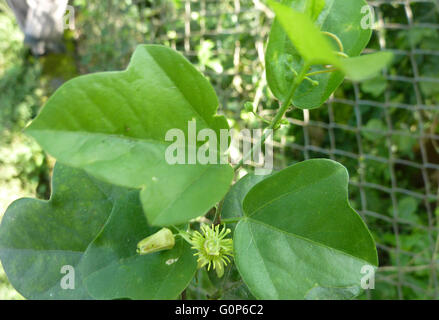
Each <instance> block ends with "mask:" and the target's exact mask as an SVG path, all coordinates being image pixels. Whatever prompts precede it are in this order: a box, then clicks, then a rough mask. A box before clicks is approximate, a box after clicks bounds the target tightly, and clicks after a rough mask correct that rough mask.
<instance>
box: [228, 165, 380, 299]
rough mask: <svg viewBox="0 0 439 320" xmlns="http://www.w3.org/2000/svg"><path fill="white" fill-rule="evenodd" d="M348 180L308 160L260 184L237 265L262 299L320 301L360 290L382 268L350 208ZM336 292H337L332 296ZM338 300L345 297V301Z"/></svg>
mask: <svg viewBox="0 0 439 320" xmlns="http://www.w3.org/2000/svg"><path fill="white" fill-rule="evenodd" d="M347 186H348V174H347V171H346V169H345V168H344V167H343V166H342V165H340V164H338V163H336V162H334V161H331V160H323V159H318V160H308V161H305V162H302V163H299V164H296V165H293V166H291V167H289V168H287V169H284V170H282V171H280V172H278V173H276V174H274V175H272V176H270V177H268V178H266V179H264V180H263V181H261V182H259V183H258V184H256V185H255V186H254V187H253V188H252V189H251V190H250V191H249V192H248V193H247V195H246V197H245V198H244V201H243V210H244V214H245V217H244V218H243V219H242V220H241V221H240V222H239V223H238V225H237V227H236V230H235V235H234V245H235V262H236V265H237V267H238V270H239V271H240V273H241V275H242V277H243V280H244V282H245V283H246V284H247V286H248V287H249V288H250V290H251V291H252V293H253V294H254V295H255V296H256V297H258V298H261V299H304V298H312V299H317V298H318V297H319V295H318V294H317V293H319V292H320V293H321V294H323V293H327V292H328V291H327V290H319V291H317V289H314V291H310V290H312V289H313V288H316V287H321V288H338V289H339V290H342V292H343V291H346V290H347V291H348V292H351V291H352V290H348V289H346V288H351V287H359V286H360V280H361V278H362V277H363V276H364V274H362V273H361V272H362V268H363V267H364V266H365V265H373V266H376V265H377V263H378V262H377V253H376V249H375V243H374V241H373V238H372V236H371V235H370V233H369V231H368V229H367V227H366V225H365V224H364V222H363V221H362V219H361V218H360V216H359V215H358V214H357V213H356V212H355V211H354V210H353V209H352V208H351V207H350V205H349V203H348V197H347V195H348V192H347ZM331 290H335V289H331ZM340 296H343V294H342V293H340Z"/></svg>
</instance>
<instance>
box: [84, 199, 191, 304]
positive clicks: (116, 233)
mask: <svg viewBox="0 0 439 320" xmlns="http://www.w3.org/2000/svg"><path fill="white" fill-rule="evenodd" d="M157 230H158V229H154V228H151V227H149V226H148V224H147V221H146V219H145V216H144V214H143V212H142V207H141V205H140V201H139V198H138V194H137V193H130V194H128V195H127V196H126V197H125V198H124V199H123V201H119V202H118V203H117V204H116V206H115V207H114V209H113V212H112V214H111V217H110V218H109V220H108V222H107V224H106V225H105V227H104V230H103V231H102V232H101V233H100V234H99V236H98V237H97V238H96V239H95V241H94V242H93V243H92V244H91V245H90V246H89V247H88V249H87V251H86V252H85V254H84V257H83V263H82V264H81V272H82V273H83V274H86V275H87V276H86V277H85V280H84V283H85V286H86V288H87V291H88V292H89V293H90V295H91V296H92V297H93V298H96V299H121V298H130V299H175V298H177V296H178V295H179V294H180V293H181V292H182V291H183V290H184V289H185V288H186V286H187V285H188V284H189V282H190V281H191V279H192V278H193V276H194V274H195V271H196V269H197V262H196V258H195V257H194V256H193V252H192V250H191V248H190V246H189V244H187V243H186V242H185V241H184V240H183V239H181V238H177V239H176V243H175V246H174V248H173V249H171V250H164V251H160V252H155V253H150V254H146V255H139V254H138V253H136V247H137V243H138V242H139V241H140V240H142V239H143V238H145V237H146V236H149V235H151V234H154V233H155V232H156V231H157Z"/></svg>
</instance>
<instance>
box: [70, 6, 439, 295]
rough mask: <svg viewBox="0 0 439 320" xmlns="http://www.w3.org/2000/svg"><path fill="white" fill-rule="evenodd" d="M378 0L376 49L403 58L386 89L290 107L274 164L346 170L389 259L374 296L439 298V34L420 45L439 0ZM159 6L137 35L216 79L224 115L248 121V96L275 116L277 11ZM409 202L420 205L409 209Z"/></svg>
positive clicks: (386, 76)
mask: <svg viewBox="0 0 439 320" xmlns="http://www.w3.org/2000/svg"><path fill="white" fill-rule="evenodd" d="M339 1H341V0H339ZM128 2H130V1H127V3H128ZM145 2H148V1H143V0H136V1H135V0H133V1H131V2H130V3H131V4H132V5H137V6H142V5H145ZM368 2H369V4H370V5H372V6H373V8H374V9H375V18H376V26H375V30H374V32H373V37H372V40H371V43H370V45H369V47H368V49H367V52H373V51H377V50H390V51H392V52H393V53H394V54H395V56H396V63H395V64H394V66H393V67H392V68H389V70H387V71H385V72H383V74H382V76H381V77H380V79H379V83H381V87H382V88H381V89H380V90H378V91H380V92H379V94H376V95H375V96H374V95H373V94H370V89H369V90H365V87H363V85H362V84H358V83H352V82H349V81H346V82H345V83H344V84H343V85H342V87H341V89H339V90H337V92H336V93H335V95H334V96H333V97H332V98H331V99H330V101H329V102H328V103H327V107H326V108H325V107H323V108H320V109H317V110H310V111H300V110H294V111H293V112H290V113H289V114H288V119H289V121H290V122H291V128H290V129H287V130H288V133H289V134H288V136H287V137H282V138H280V139H275V142H274V144H275V148H276V151H275V157H276V158H275V165H276V167H277V168H282V167H285V166H286V165H289V164H291V163H292V162H294V161H300V160H304V159H309V158H316V157H326V158H331V159H333V160H337V161H339V162H341V163H342V164H343V165H345V166H346V167H347V168H348V170H349V173H350V184H351V185H350V197H351V200H352V203H353V205H354V206H355V208H356V209H357V210H358V211H359V213H360V214H361V215H362V217H363V219H364V220H365V221H366V222H367V224H368V225H369V227H370V229H371V230H372V232H373V233H374V236H375V238H376V240H377V242H378V250H379V257H380V262H381V265H380V268H379V272H378V274H377V282H376V290H371V291H368V292H367V298H371V299H375V298H390V299H392V298H396V299H406V298H414V297H416V298H426V299H430V298H439V284H438V282H439V281H438V272H439V270H438V266H439V260H438V258H439V253H438V250H439V226H438V225H439V223H438V217H439V215H437V213H438V211H437V209H436V208H437V207H438V206H437V204H438V191H439V184H438V180H439V153H438V148H437V146H438V145H439V141H438V140H439V131H438V130H437V129H436V127H437V123H438V119H437V113H438V111H439V101H438V100H439V98H438V97H439V92H438V90H437V89H435V88H437V87H439V72H438V71H434V68H431V67H429V66H434V65H439V44H438V43H439V38H436V42H435V41H430V42H428V43H427V41H424V40H422V39H424V38H423V37H425V38H428V37H430V36H431V37H433V39H434V37H435V36H437V35H438V33H439V4H438V2H437V1H435V0H387V1H384V0H374V1H368ZM93 3H94V4H93ZM156 3H157V6H156V7H153V9H151V10H149V9H148V10H141V12H143V13H145V12H146V14H145V15H142V14H141V15H140V16H139V19H145V20H147V21H148V22H147V23H148V25H147V27H145V28H143V27H142V30H140V31H139V30H137V31H136V34H135V35H131V36H132V38H133V39H136V41H139V40H138V39H141V41H145V38H146V41H147V42H153V43H161V44H165V45H169V46H171V47H173V48H175V49H177V50H179V51H181V52H183V53H184V55H185V56H187V57H188V58H189V59H190V60H191V61H192V62H194V63H195V64H197V65H198V66H199V67H200V69H201V70H202V71H203V72H204V74H206V75H207V76H208V77H209V78H210V80H211V81H212V83H213V85H214V86H215V88H216V91H217V94H218V96H219V98H220V102H221V112H223V113H225V114H226V115H227V116H228V117H229V118H232V119H234V121H241V119H240V112H239V111H240V110H242V107H243V104H244V102H246V101H253V103H254V105H255V106H258V108H259V111H260V112H261V113H262V114H263V115H272V114H273V113H274V109H273V106H274V105H273V106H272V107H270V104H272V103H273V102H270V101H272V100H270V99H268V98H267V97H268V96H269V95H270V93H269V90H268V89H267V84H266V80H265V74H264V67H263V66H264V51H265V45H266V40H267V37H268V33H269V30H270V24H271V19H272V15H271V13H270V11H269V10H268V9H267V8H266V7H265V6H264V4H263V3H262V2H261V1H259V0H241V1H240V0H222V1H217V0H199V1H195V0H172V1H171V0H167V1H166V0H161V1H156ZM169 3H171V4H172V5H169ZM89 5H95V6H100V5H101V4H100V3H98V2H96V3H95V2H90V4H89ZM112 16H113V13H112V12H108V13H107V17H109V18H108V20H106V21H104V22H103V23H104V24H107V25H110V24H112V22H111V20H110V17H112ZM95 23H97V22H95ZM115 25H117V24H115ZM78 27H79V28H81V25H80V23H78ZM419 39H421V40H419ZM114 41H115V42H117V39H115V40H114ZM435 43H436V44H435ZM203 45H204V46H206V48H207V50H205V56H204V57H203V55H202V54H200V52H203ZM129 49H131V48H129ZM121 52H122V53H121V55H124V54H125V51H123V50H121ZM206 52H207V53H206ZM203 59H204V62H203V61H201V60H203ZM209 64H210V66H209ZM218 65H220V67H219V66H218ZM215 66H216V67H215ZM374 84H376V83H369V86H370V85H372V86H373V85H374ZM366 89H367V88H366ZM365 91H366V93H365ZM368 92H369V93H368ZM262 106H264V108H262ZM373 119H377V120H373ZM399 119H403V121H399ZM372 120H373V121H372ZM404 146H405V147H404ZM407 146H408V147H407ZM403 147H404V148H405V151H404V152H402V151H401V150H402V149H404V148H403ZM377 177H378V178H379V179H377ZM413 177H414V178H413ZM407 199H409V200H407ZM410 199H412V200H410ZM403 203H404V205H405V206H403V205H402V204H403ZM410 203H412V205H411V206H412V207H413V203H415V210H414V211H415V212H413V208H412V209H411V210H407V204H410ZM383 204H385V205H387V207H384V206H383ZM408 207H410V205H409V206H408ZM407 212H409V213H407ZM414 214H415V216H416V217H414V216H413V215H414ZM418 238H419V239H418ZM416 239H418V240H419V244H417V242H416V241H415V240H416Z"/></svg>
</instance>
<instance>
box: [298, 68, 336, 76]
mask: <svg viewBox="0 0 439 320" xmlns="http://www.w3.org/2000/svg"><path fill="white" fill-rule="evenodd" d="M334 71H337V69H326V70H320V71H315V72H310V73H307V74H306V76H307V77H311V76H315V75H317V74H321V73H329V72H334Z"/></svg>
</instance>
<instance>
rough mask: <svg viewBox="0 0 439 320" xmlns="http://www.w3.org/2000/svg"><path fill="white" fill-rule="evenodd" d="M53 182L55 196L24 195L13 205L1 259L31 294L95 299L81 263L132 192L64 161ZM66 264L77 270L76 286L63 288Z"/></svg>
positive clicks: (1, 233) (0, 237)
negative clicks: (119, 200)
mask: <svg viewBox="0 0 439 320" xmlns="http://www.w3.org/2000/svg"><path fill="white" fill-rule="evenodd" d="M52 185H53V191H52V196H51V198H50V200H49V201H42V200H36V199H19V200H17V201H15V202H13V203H12V204H11V205H10V206H9V207H8V209H7V210H6V212H5V215H4V217H3V219H2V223H1V225H0V260H1V262H2V264H3V267H4V268H5V272H6V274H7V276H8V279H9V281H10V282H11V283H12V285H13V286H14V288H15V289H16V290H17V291H18V292H20V293H21V294H22V295H23V296H24V297H26V298H29V299H90V298H91V297H90V295H89V294H88V292H87V291H86V290H85V288H84V286H83V276H84V275H83V274H82V273H81V272H80V271H79V265H80V263H81V261H82V258H83V255H84V252H85V251H86V249H87V247H88V246H89V245H90V243H91V242H92V241H93V239H94V238H95V237H96V236H97V234H98V233H99V232H100V230H101V229H102V227H103V226H104V224H105V222H106V221H107V219H108V217H109V215H110V213H111V210H112V209H113V206H114V203H115V202H116V199H117V197H118V195H119V194H121V193H124V192H126V191H125V190H123V189H122V188H114V187H112V186H110V185H107V184H105V183H102V182H100V181H97V180H96V179H95V178H92V177H90V176H88V175H87V174H86V173H84V172H83V171H82V170H77V169H71V168H69V167H65V166H61V165H59V164H57V165H56V166H55V169H54V173H53V181H52ZM64 266H71V267H73V268H74V270H75V274H74V278H75V283H74V286H75V289H74V290H70V289H68V290H65V289H63V288H62V287H61V279H62V277H64V276H65V274H63V273H61V271H62V268H63V267H64ZM70 271H71V270H70Z"/></svg>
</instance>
